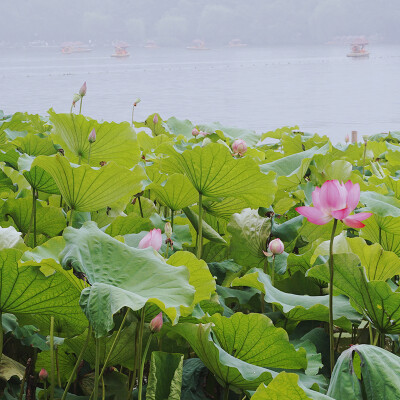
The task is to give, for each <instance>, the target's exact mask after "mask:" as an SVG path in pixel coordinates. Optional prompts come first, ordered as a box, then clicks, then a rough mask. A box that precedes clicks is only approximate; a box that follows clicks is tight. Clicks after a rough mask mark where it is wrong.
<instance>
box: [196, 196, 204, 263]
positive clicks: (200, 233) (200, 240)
mask: <svg viewBox="0 0 400 400" xmlns="http://www.w3.org/2000/svg"><path fill="white" fill-rule="evenodd" d="M202 247H203V195H202V194H201V193H199V226H198V241H197V258H198V259H199V260H200V259H201V253H202V250H203V249H202Z"/></svg>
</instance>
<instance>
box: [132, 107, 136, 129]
mask: <svg viewBox="0 0 400 400" xmlns="http://www.w3.org/2000/svg"><path fill="white" fill-rule="evenodd" d="M134 113H135V106H133V107H132V126H133V114H134Z"/></svg>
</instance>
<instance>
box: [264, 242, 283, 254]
mask: <svg viewBox="0 0 400 400" xmlns="http://www.w3.org/2000/svg"><path fill="white" fill-rule="evenodd" d="M268 250H269V251H270V252H271V253H272V254H273V255H276V254H282V253H283V250H285V246H284V244H283V243H282V240H281V239H274V240H271V241H270V242H269V246H268Z"/></svg>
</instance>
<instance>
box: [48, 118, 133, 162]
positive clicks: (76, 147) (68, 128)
mask: <svg viewBox="0 0 400 400" xmlns="http://www.w3.org/2000/svg"><path fill="white" fill-rule="evenodd" d="M49 114H50V121H51V122H52V123H53V125H54V129H53V131H52V134H51V135H52V137H53V140H54V142H55V143H58V144H60V145H61V146H62V148H63V149H64V151H65V155H66V156H67V157H68V159H69V160H70V161H71V162H74V163H77V162H78V160H79V158H81V161H84V162H87V159H88V155H89V147H90V143H89V140H88V137H89V134H90V132H91V131H92V129H95V130H96V141H95V142H94V143H92V145H91V150H90V160H89V161H90V165H93V166H98V165H99V164H100V162H101V161H107V162H110V161H114V162H115V163H117V164H119V165H121V166H125V167H128V168H131V167H133V166H134V165H135V164H136V163H137V162H138V161H139V156H140V150H139V146H138V144H137V140H136V134H135V132H134V130H133V129H132V127H131V125H130V124H129V123H128V122H122V123H120V124H117V123H115V122H101V123H100V122H97V121H95V120H93V119H88V118H86V117H84V116H83V115H76V114H57V113H55V112H54V111H53V110H49Z"/></svg>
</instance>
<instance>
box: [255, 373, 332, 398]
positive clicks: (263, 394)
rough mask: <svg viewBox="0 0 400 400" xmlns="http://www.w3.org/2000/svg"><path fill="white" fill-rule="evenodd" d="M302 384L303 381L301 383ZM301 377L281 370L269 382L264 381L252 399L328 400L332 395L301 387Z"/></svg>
mask: <svg viewBox="0 0 400 400" xmlns="http://www.w3.org/2000/svg"><path fill="white" fill-rule="evenodd" d="M300 385H301V383H300ZM300 385H299V377H298V375H296V374H293V373H287V372H281V373H280V374H279V375H277V376H276V377H275V378H274V379H273V380H272V381H271V382H270V383H269V384H268V386H265V385H264V384H263V383H262V384H261V385H260V386H259V387H258V388H257V390H256V392H255V393H254V394H253V396H251V400H324V399H325V400H328V399H332V397H329V396H326V395H324V394H322V393H319V392H315V391H313V390H310V389H307V388H305V387H304V386H303V385H301V386H303V387H300Z"/></svg>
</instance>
